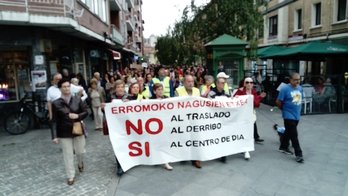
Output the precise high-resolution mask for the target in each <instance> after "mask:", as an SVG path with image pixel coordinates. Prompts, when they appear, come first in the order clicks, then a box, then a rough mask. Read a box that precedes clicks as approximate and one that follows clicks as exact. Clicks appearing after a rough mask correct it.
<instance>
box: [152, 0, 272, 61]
mask: <svg viewBox="0 0 348 196" xmlns="http://www.w3.org/2000/svg"><path fill="white" fill-rule="evenodd" d="M264 2H266V1H262V0H257V1H254V0H211V2H210V3H209V4H207V5H205V6H201V7H197V6H196V5H195V4H194V0H192V1H191V5H189V6H187V7H186V8H185V9H184V10H183V15H182V17H181V21H179V22H177V23H176V24H175V25H174V28H173V30H172V31H171V32H170V33H169V34H167V36H168V38H172V42H171V44H172V45H173V47H170V48H172V49H173V51H172V52H175V55H174V54H171V55H174V56H176V58H173V59H175V60H177V62H178V63H191V62H193V61H194V56H195V55H198V56H205V48H204V44H206V43H207V42H208V41H210V40H212V39H214V38H216V37H218V36H220V35H222V34H230V35H232V36H235V37H237V38H239V39H242V40H245V41H248V42H249V43H250V47H251V49H255V48H256V47H257V44H256V43H257V29H258V28H259V27H260V26H262V14H261V13H260V12H259V11H258V9H259V7H260V6H261V5H264V4H265V3H264ZM190 14H192V16H189V15H190ZM174 48H175V50H174ZM161 53H162V51H161V50H160V49H158V54H159V55H161V56H162V57H163V55H168V54H165V53H166V52H165V51H163V53H162V54H161ZM251 54H252V53H251ZM163 58H164V57H163ZM159 59H160V58H159ZM160 61H161V60H160ZM161 62H162V61H161ZM173 62H175V61H173ZM173 62H172V63H173Z"/></svg>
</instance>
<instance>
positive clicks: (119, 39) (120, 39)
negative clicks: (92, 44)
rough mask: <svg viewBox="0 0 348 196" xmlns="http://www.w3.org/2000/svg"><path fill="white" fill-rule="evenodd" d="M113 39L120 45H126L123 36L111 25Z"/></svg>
mask: <svg viewBox="0 0 348 196" xmlns="http://www.w3.org/2000/svg"><path fill="white" fill-rule="evenodd" d="M111 39H112V40H113V41H115V42H117V43H118V44H120V45H124V39H123V36H122V34H121V33H120V31H119V30H118V29H117V28H116V26H115V25H113V24H112V25H111Z"/></svg>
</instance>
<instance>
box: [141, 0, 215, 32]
mask: <svg viewBox="0 0 348 196" xmlns="http://www.w3.org/2000/svg"><path fill="white" fill-rule="evenodd" d="M209 1H210V0H195V4H196V5H197V6H200V5H205V4H207V3H209ZM190 4H191V0H143V6H142V10H143V12H142V14H143V20H144V21H145V24H144V37H145V38H149V37H150V35H151V34H154V35H157V36H160V35H165V34H166V33H167V30H168V26H169V25H170V26H172V27H173V25H174V23H175V20H177V21H179V20H180V18H181V16H182V11H183V10H184V8H185V7H186V6H187V5H190Z"/></svg>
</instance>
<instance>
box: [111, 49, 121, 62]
mask: <svg viewBox="0 0 348 196" xmlns="http://www.w3.org/2000/svg"><path fill="white" fill-rule="evenodd" d="M109 50H110V52H111V54H112V58H113V60H120V59H121V53H119V52H117V51H115V50H111V49H109Z"/></svg>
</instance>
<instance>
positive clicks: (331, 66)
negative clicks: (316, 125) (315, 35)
mask: <svg viewBox="0 0 348 196" xmlns="http://www.w3.org/2000/svg"><path fill="white" fill-rule="evenodd" d="M347 55H348V45H341V44H336V43H332V42H319V41H316V42H308V43H305V44H302V45H299V46H295V47H289V48H286V49H283V50H281V51H274V52H273V53H270V54H267V55H264V56H262V57H261V58H263V59H264V60H266V59H272V60H271V62H272V63H271V64H272V65H271V68H270V66H267V69H268V70H267V72H266V73H267V74H266V76H268V79H269V80H270V84H273V85H272V86H273V87H272V90H273V91H275V93H273V95H274V96H273V97H272V98H271V100H273V101H274V100H275V99H276V96H277V90H276V89H277V87H278V85H279V84H280V82H286V77H288V76H289V75H290V74H291V73H292V72H294V71H296V72H298V73H300V75H301V85H302V88H303V90H304V99H303V103H302V104H303V113H304V114H311V113H313V114H315V113H342V112H348V56H347ZM265 62H270V60H267V61H265ZM269 68H270V69H269ZM279 70H282V72H279ZM265 78H266V77H265Z"/></svg>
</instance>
